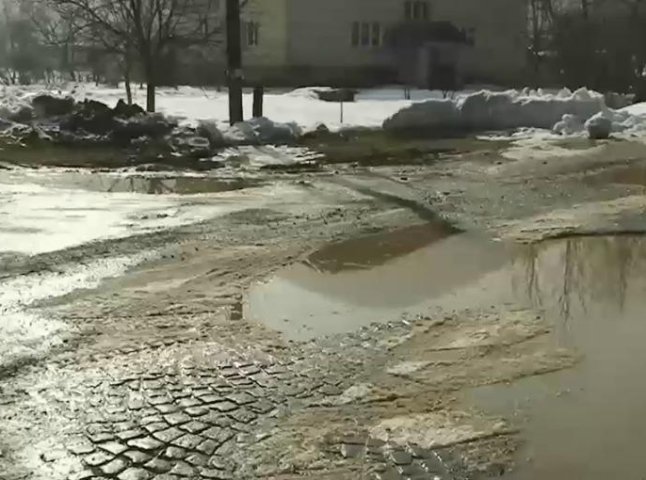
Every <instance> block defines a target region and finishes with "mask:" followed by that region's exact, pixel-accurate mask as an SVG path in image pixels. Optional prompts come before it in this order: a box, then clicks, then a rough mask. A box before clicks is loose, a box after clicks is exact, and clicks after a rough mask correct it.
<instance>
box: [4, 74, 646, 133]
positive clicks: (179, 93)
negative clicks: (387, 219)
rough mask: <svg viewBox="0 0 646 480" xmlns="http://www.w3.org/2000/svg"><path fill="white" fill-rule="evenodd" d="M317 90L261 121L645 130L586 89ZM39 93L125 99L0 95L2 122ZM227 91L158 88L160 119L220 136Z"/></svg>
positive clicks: (66, 90)
mask: <svg viewBox="0 0 646 480" xmlns="http://www.w3.org/2000/svg"><path fill="white" fill-rule="evenodd" d="M317 89H318V88H317V87H311V88H301V89H297V90H291V91H289V90H268V91H267V92H266V93H265V98H264V113H265V116H266V117H268V118H269V119H271V120H272V121H274V122H280V123H289V122H293V123H295V124H297V125H298V126H300V127H301V128H302V129H304V130H309V129H311V128H313V127H315V126H316V125H318V124H321V123H323V124H325V125H326V126H327V127H328V128H330V129H331V130H338V129H341V128H351V127H370V128H377V127H381V126H386V127H397V128H412V127H437V128H444V129H449V128H471V129H476V130H479V131H487V130H490V131H499V130H509V129H516V128H540V129H546V130H552V129H555V131H556V133H559V134H561V135H578V134H582V133H584V132H585V130H586V128H585V122H586V121H587V120H589V119H590V118H591V117H593V116H595V115H596V116H597V117H603V118H604V119H608V121H609V122H610V123H611V124H612V130H613V132H615V133H622V132H635V131H642V130H646V104H637V105H632V106H629V107H626V108H623V109H620V110H612V109H609V108H607V107H606V105H605V102H604V97H603V95H601V94H599V93H597V92H594V91H590V90H587V89H585V88H582V89H579V90H577V91H575V92H572V91H570V90H567V89H563V90H560V91H557V90H540V89H539V90H530V89H523V90H507V91H495V90H491V89H488V90H485V89H480V90H478V89H475V88H472V89H467V90H463V91H460V92H456V93H455V94H454V95H453V96H452V98H448V99H446V98H443V95H442V93H441V92H439V91H429V90H412V91H411V92H410V94H411V99H410V100H407V99H405V95H404V89H403V88H401V87H385V88H377V89H371V90H360V91H359V93H358V95H357V97H356V101H355V102H348V103H344V104H343V106H341V105H340V104H338V103H330V102H324V101H322V100H319V99H318V97H317V95H316V93H315V90H317ZM40 93H54V94H58V95H70V96H72V97H74V98H75V99H77V100H83V99H93V100H98V101H101V102H104V103H107V104H108V105H114V104H116V102H117V101H118V100H119V99H122V98H123V97H124V92H123V89H121V88H107V87H101V86H99V87H97V86H94V85H91V84H68V85H65V86H60V87H46V86H43V85H33V86H28V87H23V86H16V87H0V118H2V117H6V116H7V112H11V111H16V110H17V109H18V108H20V106H23V105H27V104H29V102H30V99H31V98H33V97H34V96H36V95H38V94H40ZM134 97H135V98H134V99H135V101H136V102H137V103H139V104H141V105H143V104H144V103H145V90H143V89H139V88H136V89H135V90H134ZM227 102H228V98H227V92H226V91H225V90H222V91H218V90H215V89H206V88H195V87H179V88H160V89H159V90H158V97H157V107H158V110H159V111H160V112H162V113H164V114H165V115H169V116H173V117H178V118H180V119H181V120H182V121H183V122H185V123H188V124H193V125H195V124H197V123H198V122H199V121H202V120H207V121H215V123H216V125H217V126H218V127H219V128H220V129H225V128H226V127H227V126H228V125H227V116H228V103H227ZM244 106H245V118H249V117H250V116H251V107H252V94H251V93H250V92H247V93H245V95H244Z"/></svg>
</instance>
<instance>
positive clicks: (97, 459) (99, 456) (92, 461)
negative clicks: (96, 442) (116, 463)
mask: <svg viewBox="0 0 646 480" xmlns="http://www.w3.org/2000/svg"><path fill="white" fill-rule="evenodd" d="M111 459H112V455H110V454H109V453H107V452H96V453H92V454H91V455H88V456H86V457H85V458H84V459H83V461H84V462H85V464H86V465H88V466H90V467H98V466H99V465H103V464H104V463H107V462H109V461H110V460H111Z"/></svg>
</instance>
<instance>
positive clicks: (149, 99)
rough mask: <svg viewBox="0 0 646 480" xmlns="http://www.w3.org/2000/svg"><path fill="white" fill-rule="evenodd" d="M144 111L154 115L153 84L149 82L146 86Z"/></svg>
mask: <svg viewBox="0 0 646 480" xmlns="http://www.w3.org/2000/svg"><path fill="white" fill-rule="evenodd" d="M146 111H147V112H149V113H155V83H154V82H152V83H151V82H150V80H149V83H148V85H147V86H146Z"/></svg>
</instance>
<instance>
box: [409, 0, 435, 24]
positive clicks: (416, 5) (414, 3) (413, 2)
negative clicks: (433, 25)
mask: <svg viewBox="0 0 646 480" xmlns="http://www.w3.org/2000/svg"><path fill="white" fill-rule="evenodd" d="M429 10H430V8H429V4H428V1H426V0H406V2H404V18H406V20H428V18H429Z"/></svg>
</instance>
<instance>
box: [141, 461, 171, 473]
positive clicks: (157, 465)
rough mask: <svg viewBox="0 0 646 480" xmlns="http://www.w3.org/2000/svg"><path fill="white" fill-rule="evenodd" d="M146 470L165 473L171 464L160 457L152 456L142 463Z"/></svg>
mask: <svg viewBox="0 0 646 480" xmlns="http://www.w3.org/2000/svg"><path fill="white" fill-rule="evenodd" d="M144 467H146V468H147V469H148V470H152V471H153V472H155V473H166V472H168V471H169V470H170V469H171V468H172V467H173V464H172V463H171V462H168V461H166V460H162V459H161V458H153V459H152V460H151V461H149V462H148V463H146V464H145V465H144Z"/></svg>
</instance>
